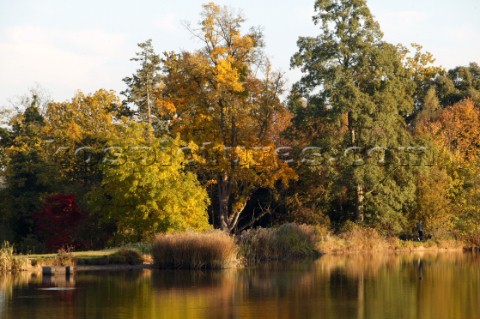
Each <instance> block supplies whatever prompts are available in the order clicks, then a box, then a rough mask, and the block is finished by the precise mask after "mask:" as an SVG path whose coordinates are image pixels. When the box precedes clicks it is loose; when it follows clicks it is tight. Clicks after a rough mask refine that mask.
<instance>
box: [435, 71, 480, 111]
mask: <svg viewBox="0 0 480 319" xmlns="http://www.w3.org/2000/svg"><path fill="white" fill-rule="evenodd" d="M435 85H436V90H437V93H438V97H439V99H440V101H441V104H442V106H443V107H448V106H451V105H454V104H455V103H458V102H460V101H462V100H464V99H467V98H469V99H471V100H472V101H473V102H474V103H475V104H476V105H477V106H478V105H480V66H479V65H478V64H477V63H474V62H472V63H470V64H469V65H468V66H457V67H455V68H453V69H451V70H448V72H447V73H446V74H443V75H442V76H439V77H437V78H436V79H435Z"/></svg>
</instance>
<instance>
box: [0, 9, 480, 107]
mask: <svg viewBox="0 0 480 319" xmlns="http://www.w3.org/2000/svg"><path fill="white" fill-rule="evenodd" d="M205 2H208V1H207V0H198V1H197V0H178V1H174V0H169V1H165V0H156V1H154V0H137V1H123V0H82V1H74V0H16V1H11V0H0V109H1V108H5V107H9V106H11V103H12V102H14V101H15V100H16V98H17V97H19V96H22V95H25V94H27V93H28V92H29V90H30V89H31V88H34V87H39V88H41V89H42V90H43V91H46V93H47V95H49V96H50V97H51V98H52V99H54V100H56V101H64V100H68V99H71V98H72V97H73V95H74V94H75V92H76V91H77V90H82V91H83V92H86V93H92V92H94V91H96V90H98V89H100V88H105V89H113V90H115V91H116V92H117V93H119V92H120V91H122V90H124V89H125V85H124V83H123V82H122V79H123V78H124V77H126V76H129V75H131V74H132V73H133V72H134V71H135V69H136V68H137V66H136V65H135V63H134V62H132V61H130V58H131V57H133V56H134V54H135V52H136V51H137V43H140V42H143V41H145V40H147V39H152V41H153V45H154V47H155V50H156V51H157V52H158V53H161V52H164V51H177V52H178V51H181V50H195V49H198V48H200V47H201V43H199V42H198V41H197V40H195V39H194V38H193V37H192V36H191V34H190V33H189V32H188V31H187V29H186V28H185V23H188V22H190V23H192V24H196V23H197V22H198V21H199V19H200V11H201V5H202V4H203V3H205ZM216 3H218V4H220V5H227V6H229V7H231V8H233V9H240V10H241V11H242V12H243V14H244V16H245V17H246V19H247V21H246V23H245V26H247V27H249V26H260V27H262V29H263V32H264V35H265V40H266V48H265V52H266V54H267V56H268V57H269V58H270V59H271V62H272V65H273V67H274V68H275V69H276V70H278V71H282V72H285V77H286V79H287V81H288V84H292V83H294V82H295V81H297V80H298V79H299V77H300V72H299V71H298V70H290V66H289V64H290V57H291V56H292V55H293V54H294V53H295V52H296V50H297V46H296V41H297V39H298V37H299V36H315V35H316V34H318V27H317V26H315V25H314V24H313V22H312V19H311V17H312V15H313V14H314V10H313V5H314V0H296V1H292V0H288V1H287V0H272V1H270V0H268V1H261V0H241V1H240V0H238V1H234V0H217V1H216ZM367 4H368V6H369V8H370V10H371V12H372V14H373V15H374V16H375V18H376V20H377V21H378V22H379V23H380V26H381V29H382V31H383V33H384V39H385V40H387V41H389V42H391V43H395V44H396V43H402V44H405V45H407V44H410V43H413V42H414V43H418V44H421V45H422V46H423V47H424V49H425V50H427V51H429V52H431V53H432V54H433V55H434V57H435V58H436V60H437V62H436V64H438V65H441V66H444V67H445V68H447V69H449V68H453V67H455V66H458V65H467V64H468V63H469V62H478V63H480V41H479V40H480V19H479V18H478V17H479V16H480V1H479V0H456V1H452V0H367Z"/></svg>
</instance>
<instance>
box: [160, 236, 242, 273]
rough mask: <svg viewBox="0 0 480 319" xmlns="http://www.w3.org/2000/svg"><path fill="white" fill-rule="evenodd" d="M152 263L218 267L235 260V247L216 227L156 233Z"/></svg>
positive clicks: (189, 266)
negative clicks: (209, 229)
mask: <svg viewBox="0 0 480 319" xmlns="http://www.w3.org/2000/svg"><path fill="white" fill-rule="evenodd" d="M152 257H153V261H154V264H155V265H156V266H157V267H159V268H169V269H221V268H227V267H230V266H231V265H233V264H234V263H235V262H236V258H237V247H236V245H235V241H234V239H233V238H232V237H231V236H229V235H228V234H226V233H224V232H222V231H219V230H216V231H209V232H185V233H177V234H170V235H159V236H158V237H157V238H156V240H155V241H154V243H153V246H152Z"/></svg>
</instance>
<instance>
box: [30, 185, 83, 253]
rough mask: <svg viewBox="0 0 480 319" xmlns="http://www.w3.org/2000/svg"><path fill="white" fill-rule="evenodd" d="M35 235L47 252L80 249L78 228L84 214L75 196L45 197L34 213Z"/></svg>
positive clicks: (56, 195)
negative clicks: (43, 244)
mask: <svg viewBox="0 0 480 319" xmlns="http://www.w3.org/2000/svg"><path fill="white" fill-rule="evenodd" d="M33 220H34V221H35V233H36V234H37V235H38V236H40V238H43V239H44V241H45V249H46V251H47V252H57V251H58V250H59V249H67V248H80V247H82V243H81V241H80V240H79V230H80V226H81V225H82V224H83V223H84V222H85V220H86V214H85V212H83V211H82V209H81V208H80V206H79V205H78V203H77V200H76V196H75V194H54V195H49V196H46V197H45V199H44V203H43V207H42V209H41V210H39V211H37V212H34V214H33Z"/></svg>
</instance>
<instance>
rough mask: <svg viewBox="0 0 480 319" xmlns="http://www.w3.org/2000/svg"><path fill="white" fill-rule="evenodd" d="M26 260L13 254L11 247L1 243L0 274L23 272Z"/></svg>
mask: <svg viewBox="0 0 480 319" xmlns="http://www.w3.org/2000/svg"><path fill="white" fill-rule="evenodd" d="M27 265H28V259H27V258H24V257H20V256H15V255H14V254H13V246H12V245H10V244H9V243H8V242H3V244H2V247H1V248H0V273H7V272H17V271H21V270H25V269H26V268H27Z"/></svg>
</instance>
